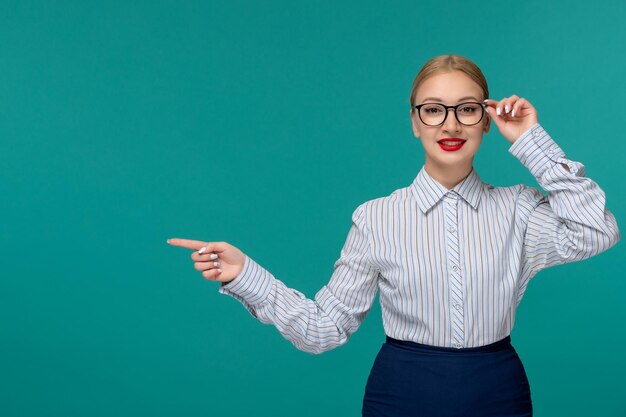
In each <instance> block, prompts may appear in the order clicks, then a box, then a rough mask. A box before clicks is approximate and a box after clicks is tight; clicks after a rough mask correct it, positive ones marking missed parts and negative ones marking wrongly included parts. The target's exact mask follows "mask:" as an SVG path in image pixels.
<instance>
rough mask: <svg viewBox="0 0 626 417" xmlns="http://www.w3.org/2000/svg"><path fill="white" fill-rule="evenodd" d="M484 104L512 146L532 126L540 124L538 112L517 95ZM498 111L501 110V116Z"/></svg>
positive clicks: (487, 101)
mask: <svg viewBox="0 0 626 417" xmlns="http://www.w3.org/2000/svg"><path fill="white" fill-rule="evenodd" d="M484 103H485V104H486V105H487V113H488V114H489V117H491V118H492V119H493V122H494V123H495V124H496V126H498V129H499V130H500V133H501V134H502V136H504V137H505V138H506V140H508V141H509V142H510V143H511V144H513V143H514V142H515V141H516V140H517V139H518V138H519V137H520V136H521V135H522V133H524V132H526V131H527V130H528V129H530V127H531V126H532V125H534V124H535V123H538V121H537V110H535V108H534V107H533V105H532V104H530V102H528V100H526V99H524V98H519V97H518V96H516V95H512V96H511V97H508V98H506V97H505V98H503V99H502V100H500V101H496V100H491V99H487V100H485V102H484ZM497 109H500V115H498V114H497V113H498V111H497ZM507 110H508V111H507Z"/></svg>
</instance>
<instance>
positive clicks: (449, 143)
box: [437, 138, 466, 152]
mask: <svg viewBox="0 0 626 417" xmlns="http://www.w3.org/2000/svg"><path fill="white" fill-rule="evenodd" d="M465 142H466V140H465V139H460V138H445V139H441V140H438V141H437V143H438V144H439V147H441V149H443V150H444V151H446V152H454V151H458V150H459V149H461V148H462V147H463V145H464V144H465Z"/></svg>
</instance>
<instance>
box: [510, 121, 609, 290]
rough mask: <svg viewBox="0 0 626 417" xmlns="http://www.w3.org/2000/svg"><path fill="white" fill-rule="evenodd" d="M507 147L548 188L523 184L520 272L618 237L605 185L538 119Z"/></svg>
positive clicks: (587, 253)
mask: <svg viewBox="0 0 626 417" xmlns="http://www.w3.org/2000/svg"><path fill="white" fill-rule="evenodd" d="M509 152H510V153H511V154H512V155H513V156H515V157H516V158H518V159H519V160H520V162H522V163H523V164H524V165H525V166H526V167H527V168H528V169H529V170H530V172H531V173H532V174H533V176H534V177H535V178H536V180H537V182H538V183H539V185H541V187H542V188H543V189H544V190H546V191H547V192H548V195H547V196H545V195H544V194H543V193H541V191H540V190H538V189H536V188H531V187H526V186H521V192H520V194H519V196H518V204H517V207H518V209H519V214H520V219H521V221H522V223H523V224H524V225H525V232H524V235H523V239H524V241H523V252H524V253H523V255H522V269H521V272H522V275H525V276H526V278H527V279H530V278H531V277H532V276H533V275H535V274H536V273H537V272H538V271H540V270H541V269H543V268H547V267H550V266H554V265H558V264H563V263H566V262H573V261H579V260H583V259H586V258H589V257H591V256H594V255H596V254H598V253H600V252H603V251H605V250H607V249H609V248H610V247H611V246H613V245H615V244H616V243H617V242H618V241H619V239H620V234H619V230H618V227H617V222H616V220H615V217H614V216H613V214H612V213H611V212H609V211H608V210H607V208H606V205H605V203H606V197H605V193H604V191H603V190H602V189H601V188H600V187H599V186H598V184H596V183H595V182H594V181H593V180H591V179H590V178H587V177H586V176H585V169H584V166H583V165H582V164H581V163H580V162H575V161H571V160H569V159H567V158H566V157H565V154H564V152H563V151H562V150H561V148H560V147H559V146H558V145H557V144H556V143H555V142H554V140H553V139H552V138H551V137H550V136H549V135H548V133H547V132H546V131H545V130H544V129H543V128H542V127H541V125H539V124H535V125H533V126H532V127H531V128H530V129H528V130H527V131H526V132H524V134H522V136H521V137H520V138H519V139H518V140H517V141H515V142H514V143H513V145H511V147H510V149H509ZM566 167H567V168H566Z"/></svg>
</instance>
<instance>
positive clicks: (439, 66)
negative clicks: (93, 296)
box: [168, 55, 620, 417]
mask: <svg viewBox="0 0 626 417" xmlns="http://www.w3.org/2000/svg"><path fill="white" fill-rule="evenodd" d="M488 97H489V91H488V88H487V82H486V80H485V77H484V76H483V74H482V72H481V71H480V69H479V68H478V67H477V66H476V65H475V64H474V63H473V62H471V61H470V60H468V59H466V58H464V57H461V56H458V55H444V56H439V57H435V58H433V59H431V60H430V61H428V62H427V63H426V64H425V65H424V67H423V68H422V69H421V71H420V72H419V73H418V75H417V77H416V78H415V81H414V83H413V88H412V91H411V95H410V103H411V110H410V117H411V121H412V125H413V132H414V133H415V136H416V137H418V138H421V142H422V145H423V147H424V151H425V155H426V158H425V163H424V166H423V167H422V169H421V170H420V171H419V173H418V174H417V177H416V178H415V180H414V181H413V182H412V183H411V184H410V185H409V186H408V187H405V188H400V189H398V190H396V191H394V192H393V193H391V194H390V195H389V196H386V197H382V198H377V199H374V200H370V201H367V202H365V203H363V204H361V205H359V206H358V207H357V208H356V210H355V211H354V213H353V215H352V226H351V229H350V231H349V233H348V237H347V240H346V242H345V245H344V247H343V249H342V250H341V256H340V258H339V259H338V260H337V261H336V263H335V265H334V272H333V275H332V277H331V278H330V281H329V283H328V284H327V285H325V286H323V287H322V289H321V290H320V291H319V292H318V293H317V294H316V296H315V301H313V300H310V299H307V298H306V297H305V296H304V295H303V294H301V293H300V292H298V291H297V290H294V289H291V288H288V287H287V286H285V284H283V282H281V281H279V280H278V279H276V278H275V277H274V276H273V275H272V274H271V273H270V272H268V271H267V270H265V269H264V268H263V267H261V266H260V265H259V264H257V263H256V262H255V261H254V260H252V259H251V258H249V257H248V256H246V255H245V254H244V253H242V252H241V251H240V250H239V249H237V248H235V247H234V246H232V245H229V244H228V243H226V242H202V241H194V240H187V239H171V240H169V241H168V243H170V244H171V245H175V246H182V247H185V248H189V249H193V250H194V251H197V252H193V254H192V256H191V258H192V260H193V261H194V262H195V263H194V266H195V268H196V269H197V270H199V271H202V275H203V277H205V278H206V279H209V280H215V281H219V282H221V283H222V285H221V287H220V288H219V292H220V293H222V294H228V295H230V296H232V297H234V298H236V299H237V300H239V301H240V302H241V303H242V304H243V305H244V307H245V308H246V309H247V310H248V311H249V312H250V313H251V314H252V315H253V316H254V317H256V318H258V319H259V320H260V321H261V322H263V323H272V324H274V325H275V326H276V328H277V329H278V331H280V332H281V334H282V335H283V336H284V337H285V338H286V339H288V340H290V341H291V342H292V343H293V344H294V345H295V346H296V347H297V348H298V349H300V350H303V351H306V352H311V353H321V352H324V351H327V350H330V349H333V348H335V347H337V346H340V345H342V344H344V343H346V342H347V340H348V338H349V337H350V335H351V334H352V333H354V332H355V331H356V330H357V328H358V327H359V325H360V324H361V322H362V321H363V319H364V318H365V316H366V315H367V313H368V311H369V310H370V308H371V305H372V302H373V299H374V297H375V295H376V292H377V291H378V290H380V303H381V307H382V313H383V324H384V328H385V334H386V336H387V339H386V342H385V343H384V344H383V345H382V347H381V349H380V351H379V353H378V356H377V357H376V360H375V362H374V366H373V367H372V370H371V372H370V376H369V378H368V381H367V385H366V389H365V395H364V399H363V415H364V416H377V417H380V416H428V417H436V416H473V417H474V416H481V417H488V416H498V417H504V416H531V415H532V403H531V395H530V388H529V385H528V380H527V377H526V373H525V371H524V368H523V365H522V363H521V361H520V359H519V357H518V356H517V353H516V352H515V349H514V348H513V347H512V345H511V342H510V336H509V335H510V333H511V330H512V328H513V323H514V320H515V312H516V309H517V306H518V304H519V303H520V301H521V299H522V296H523V295H524V291H525V290H526V287H527V285H528V282H529V280H530V279H531V278H532V277H533V276H534V275H535V274H536V273H537V272H538V271H540V270H541V269H543V268H546V267H549V266H553V265H557V264H562V263H566V262H572V261H577V260H582V259H585V258H589V257H591V256H593V255H596V254H598V253H600V252H602V251H605V250H607V249H608V248H610V247H611V246H613V245H614V244H615V243H616V242H617V241H618V240H619V238H620V236H619V231H618V228H617V224H616V221H615V218H614V216H613V215H612V214H611V213H610V212H609V211H608V210H607V209H606V207H605V195H604V192H603V191H602V190H601V189H600V187H599V186H598V185H597V184H596V183H595V182H594V181H592V180H591V179H589V178H588V177H586V176H585V172H584V167H583V165H582V164H581V163H579V162H575V161H571V160H569V159H567V158H566V156H565V154H564V153H563V151H562V150H561V148H560V147H559V146H558V145H557V144H556V142H555V141H554V140H553V139H552V138H551V137H550V136H549V135H548V134H547V133H546V131H545V130H544V129H543V128H542V126H541V125H540V124H538V119H537V111H536V110H535V108H534V107H533V106H532V105H531V104H530V102H529V101H528V100H526V99H523V98H520V97H518V96H516V95H512V96H510V97H506V98H503V99H502V100H498V101H496V100H492V99H489V98H488ZM492 121H493V122H494V123H495V124H496V126H497V127H498V129H499V130H500V133H501V134H502V135H503V136H504V137H505V138H506V139H507V140H508V141H509V142H510V143H511V146H510V148H509V152H510V153H511V154H512V155H513V156H515V157H516V158H517V159H519V161H520V162H521V163H522V164H524V165H525V166H526V167H527V168H528V169H529V170H530V172H531V173H532V174H533V176H534V177H535V178H536V179H537V182H538V183H539V184H540V185H541V187H543V189H544V190H546V191H547V192H548V195H547V196H545V195H544V194H543V193H542V192H541V191H540V190H539V189H537V188H531V187H527V186H524V185H515V186H511V187H494V186H492V185H489V184H487V183H485V182H483V181H482V180H481V179H480V178H479V176H478V174H477V173H476V171H474V169H473V166H472V163H473V160H474V155H475V154H476V151H477V150H478V148H479V146H480V144H481V141H482V137H483V134H485V133H487V132H488V131H489V128H490V127H491V122H492Z"/></svg>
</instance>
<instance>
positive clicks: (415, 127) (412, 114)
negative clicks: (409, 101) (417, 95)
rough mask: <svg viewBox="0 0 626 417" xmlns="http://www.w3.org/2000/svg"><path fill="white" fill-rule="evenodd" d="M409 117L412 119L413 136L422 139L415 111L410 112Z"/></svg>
mask: <svg viewBox="0 0 626 417" xmlns="http://www.w3.org/2000/svg"><path fill="white" fill-rule="evenodd" d="M409 117H410V118H411V125H412V126H413V134H414V135H415V137H416V138H419V137H420V130H419V125H418V123H417V114H415V112H414V111H413V109H411V110H409Z"/></svg>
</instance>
